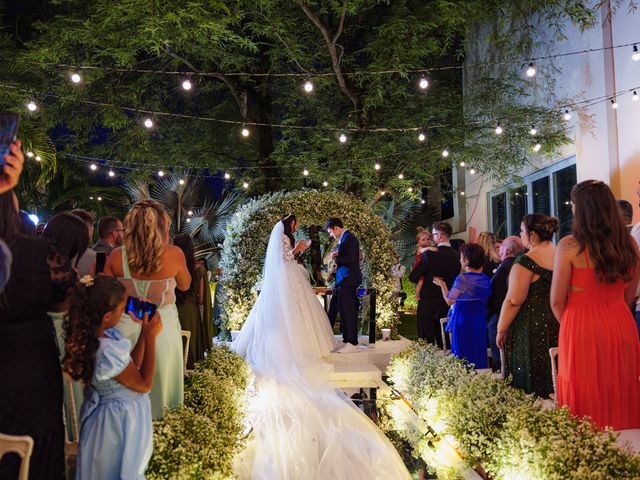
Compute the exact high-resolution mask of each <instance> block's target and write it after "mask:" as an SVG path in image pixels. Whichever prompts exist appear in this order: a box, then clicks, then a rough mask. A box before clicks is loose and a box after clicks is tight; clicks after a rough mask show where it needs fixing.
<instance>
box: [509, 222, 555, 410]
mask: <svg viewBox="0 0 640 480" xmlns="http://www.w3.org/2000/svg"><path fill="white" fill-rule="evenodd" d="M557 231H558V219H556V218H553V217H548V216H547V215H544V214H542V213H533V214H530V215H525V216H524V218H523V219H522V224H521V225H520V238H521V239H522V244H523V245H524V246H525V247H526V248H528V249H529V251H528V252H527V253H526V254H524V255H520V256H519V257H518V258H516V259H515V261H514V262H513V267H512V268H511V272H510V273H509V288H508V290H507V296H506V297H505V299H504V302H503V303H502V308H501V310H500V318H499V320H498V334H497V336H496V344H497V345H498V347H500V349H502V350H504V352H505V357H506V358H505V360H506V371H507V374H508V375H511V378H512V383H513V386H514V387H517V388H520V389H522V390H524V391H525V392H526V393H535V394H536V395H538V396H539V397H543V398H546V397H548V396H549V394H550V393H551V392H553V377H552V374H551V362H550V361H549V348H551V347H555V346H557V345H558V329H559V326H558V322H557V321H556V319H555V318H554V317H553V312H552V311H551V307H550V305H549V291H550V289H551V278H552V277H553V259H554V256H555V252H556V247H555V245H554V244H553V243H552V240H553V235H554V234H555V233H556V232H557Z"/></svg>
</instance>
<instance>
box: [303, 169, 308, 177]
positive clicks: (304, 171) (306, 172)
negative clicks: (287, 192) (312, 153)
mask: <svg viewBox="0 0 640 480" xmlns="http://www.w3.org/2000/svg"><path fill="white" fill-rule="evenodd" d="M302 174H303V175H304V176H305V177H308V176H309V170H307V169H306V168H305V169H304V170H303V171H302Z"/></svg>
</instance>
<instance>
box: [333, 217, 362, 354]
mask: <svg viewBox="0 0 640 480" xmlns="http://www.w3.org/2000/svg"><path fill="white" fill-rule="evenodd" d="M324 229H325V230H326V231H327V233H328V234H329V236H330V237H331V238H335V239H336V240H338V248H337V249H336V250H335V251H334V252H332V253H331V256H332V257H333V258H334V260H335V262H336V266H337V268H336V295H337V299H336V302H337V306H338V313H339V314H340V325H341V327H342V338H343V342H344V343H345V345H344V346H343V347H342V348H341V349H339V350H338V351H339V352H340V353H353V352H357V351H358V349H357V345H358V309H357V304H356V300H357V293H358V287H359V286H360V283H362V273H361V272H360V242H359V241H358V239H357V238H356V236H355V235H354V234H353V233H351V232H350V231H348V230H346V229H345V228H344V225H343V224H342V221H341V220H340V219H339V218H330V219H329V220H327V223H326V224H325V226H324Z"/></svg>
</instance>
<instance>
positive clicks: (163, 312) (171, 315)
mask: <svg viewBox="0 0 640 480" xmlns="http://www.w3.org/2000/svg"><path fill="white" fill-rule="evenodd" d="M170 227H171V219H170V218H169V215H167V212H166V211H165V210H164V208H163V207H162V205H161V204H160V203H158V202H156V201H155V200H141V201H139V202H136V203H134V204H133V206H132V207H131V210H129V213H128V214H127V216H126V217H125V219H124V245H123V246H122V247H120V248H117V249H115V250H113V252H112V253H111V255H109V258H108V260H107V264H106V265H105V270H104V273H105V275H110V276H113V277H116V278H118V280H120V282H121V283H122V284H123V285H124V286H125V288H126V289H127V295H130V296H132V297H137V298H144V299H146V300H148V301H150V302H152V303H154V304H156V305H157V306H158V312H159V313H160V317H161V319H162V323H163V328H162V332H161V333H160V334H159V335H158V338H157V341H156V345H157V348H156V369H155V374H154V377H153V387H152V389H151V393H150V398H151V412H152V415H153V418H160V417H161V416H162V410H163V408H164V407H169V408H172V407H177V406H179V405H180V404H181V403H182V400H183V387H184V378H183V355H182V337H181V334H180V330H181V328H180V321H179V320H178V310H177V308H176V304H175V302H176V296H175V288H176V287H177V288H178V289H179V290H183V291H184V290H188V289H189V287H190V286H191V274H190V273H189V269H188V268H187V264H186V261H185V257H184V253H182V250H181V249H180V248H178V247H176V246H174V245H170V244H169V229H170ZM117 328H118V330H120V332H122V333H123V334H124V335H125V336H126V337H127V338H128V339H129V340H130V341H131V344H132V345H135V344H136V342H137V340H138V336H139V335H140V324H138V323H136V322H134V321H133V320H132V319H131V318H130V317H129V316H128V315H123V316H122V318H121V319H120V322H119V323H118V325H117Z"/></svg>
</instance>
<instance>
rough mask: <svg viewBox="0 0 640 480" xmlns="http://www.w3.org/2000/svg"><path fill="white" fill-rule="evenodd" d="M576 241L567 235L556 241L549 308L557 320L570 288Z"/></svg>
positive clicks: (565, 303) (576, 249) (562, 311)
mask: <svg viewBox="0 0 640 480" xmlns="http://www.w3.org/2000/svg"><path fill="white" fill-rule="evenodd" d="M578 249H579V247H578V243H577V242H576V241H575V239H574V238H573V237H572V236H571V235H569V236H566V237H564V238H563V239H562V240H560V241H559V242H558V248H557V250H556V256H555V259H554V261H553V279H552V280H551V310H552V311H553V314H554V315H555V317H556V320H558V322H559V321H560V320H562V315H563V313H564V309H565V306H566V305H567V297H568V296H569V290H570V289H571V271H572V270H573V265H572V260H573V259H574V258H575V256H576V254H577V252H578Z"/></svg>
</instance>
